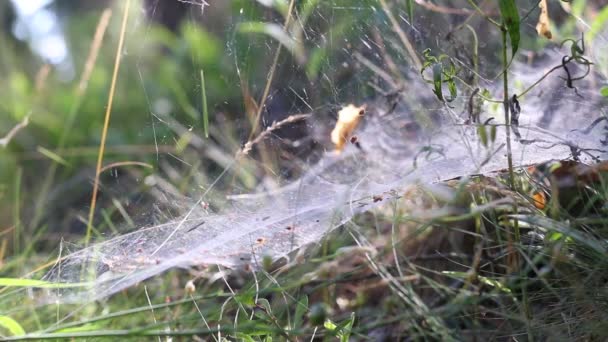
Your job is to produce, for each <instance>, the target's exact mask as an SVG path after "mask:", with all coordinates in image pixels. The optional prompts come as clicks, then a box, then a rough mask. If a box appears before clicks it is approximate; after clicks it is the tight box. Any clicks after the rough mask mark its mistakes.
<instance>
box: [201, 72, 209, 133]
mask: <svg viewBox="0 0 608 342" xmlns="http://www.w3.org/2000/svg"><path fill="white" fill-rule="evenodd" d="M201 100H202V102H201V103H202V106H203V131H204V132H205V138H209V110H208V108H207V91H206V87H205V73H204V72H203V69H201Z"/></svg>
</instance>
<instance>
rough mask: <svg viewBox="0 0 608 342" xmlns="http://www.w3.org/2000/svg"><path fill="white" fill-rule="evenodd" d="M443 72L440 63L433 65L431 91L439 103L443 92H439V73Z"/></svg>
mask: <svg viewBox="0 0 608 342" xmlns="http://www.w3.org/2000/svg"><path fill="white" fill-rule="evenodd" d="M442 70H443V66H442V65H441V64H440V63H437V64H435V65H433V85H434V87H435V89H433V93H435V96H437V98H438V99H439V100H440V101H443V100H444V98H443V91H442V90H441V72H442Z"/></svg>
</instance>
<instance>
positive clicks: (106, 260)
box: [44, 9, 606, 302]
mask: <svg viewBox="0 0 608 342" xmlns="http://www.w3.org/2000/svg"><path fill="white" fill-rule="evenodd" d="M340 10H343V9H340ZM564 53H567V52H565V51H558V50H554V51H551V52H550V55H549V57H547V59H546V60H545V61H544V62H543V63H547V65H555V64H559V63H560V62H559V61H560V60H561V56H563V55H564ZM543 72H544V70H541V69H539V68H536V67H532V66H529V65H524V64H518V65H515V66H514V68H513V69H511V71H510V78H511V80H516V81H517V82H521V83H523V84H531V83H533V82H534V81H535V80H536V79H538V77H540V76H541V75H542V74H543ZM594 77H601V76H600V75H599V74H594ZM546 82H547V83H548V84H549V86H547V87H543V88H542V89H540V88H539V89H537V90H533V91H532V92H530V93H529V94H527V95H526V97H525V98H524V99H522V100H521V107H522V113H521V115H520V120H519V127H518V134H519V135H520V138H517V137H514V136H513V135H512V138H513V148H512V154H513V158H514V162H515V165H516V166H523V165H529V164H534V163H539V162H543V161H547V160H551V159H565V158H569V157H573V156H574V157H576V158H579V159H580V160H581V161H583V162H592V161H593V160H597V159H604V158H605V157H606V149H605V148H604V146H603V145H602V143H601V141H602V140H604V139H605V134H606V132H605V131H604V127H603V124H602V125H596V126H590V125H591V123H592V122H594V120H598V119H601V118H602V117H603V115H604V114H603V112H602V101H603V100H602V99H601V97H599V94H597V93H596V91H595V90H593V89H594V87H593V86H591V85H590V84H587V82H588V81H586V80H583V81H582V82H580V83H578V87H579V88H578V93H579V94H577V93H575V92H574V90H573V89H570V88H568V87H565V86H564V81H563V80H562V79H560V78H559V77H558V75H556V74H554V75H550V76H549V77H548V78H547V79H546ZM486 85H487V88H489V89H490V90H491V92H492V93H500V86H501V84H500V82H499V81H496V82H490V81H487V80H486ZM519 87H520V88H521V86H519ZM512 88H513V89H519V88H518V85H517V84H513V85H512ZM548 89H549V91H550V94H549V95H547V94H546V92H547V91H548ZM588 89H589V90H588ZM461 90H462V89H461ZM401 93H402V94H405V95H403V96H404V97H408V99H407V100H406V101H399V102H397V104H396V105H395V103H393V102H391V101H387V100H386V99H385V98H383V97H378V98H376V99H374V100H371V101H366V103H367V108H368V110H367V112H366V114H365V118H364V120H363V122H362V124H361V125H360V127H359V128H358V129H357V131H356V135H357V140H358V142H359V143H360V148H358V147H356V146H355V145H354V144H350V145H348V146H347V147H346V149H345V150H344V151H343V153H341V154H336V153H335V152H333V151H330V152H326V153H324V154H323V156H322V157H321V158H320V160H319V161H318V162H317V163H316V164H315V165H312V166H310V167H309V169H308V170H307V171H306V172H304V173H303V175H302V176H301V177H300V178H299V179H297V180H295V181H291V182H290V183H288V184H286V185H284V186H283V187H281V188H279V189H276V190H272V191H263V192H259V193H253V194H245V195H244V194H237V195H231V194H230V193H228V194H226V196H225V199H223V200H221V201H218V202H217V203H211V204H212V205H211V206H210V207H211V208H219V209H217V210H211V209H208V208H203V207H202V206H201V203H204V202H206V201H209V199H208V198H207V197H206V196H205V195H203V196H201V197H200V199H199V201H197V203H196V204H194V205H192V207H191V208H190V210H189V211H188V212H187V213H186V214H185V215H183V216H181V217H177V218H175V219H172V220H169V221H168V222H165V223H161V224H155V225H151V226H147V227H142V228H141V229H138V230H136V231H134V232H131V233H128V234H125V235H121V236H117V237H115V238H112V239H109V240H107V241H104V242H100V243H97V244H94V245H92V246H90V247H88V248H86V249H82V250H80V251H77V252H74V253H71V254H69V255H66V256H62V257H61V258H60V260H59V261H58V262H57V264H56V265H55V266H54V267H53V268H52V270H51V271H50V272H49V273H48V274H47V275H46V276H45V277H44V279H45V280H48V281H52V282H61V283H68V284H75V285H76V286H75V287H74V288H68V289H60V290H52V291H49V292H48V293H46V297H45V298H46V299H45V300H49V301H57V300H59V301H64V302H78V301H83V300H86V301H88V300H93V299H99V298H104V297H107V296H109V295H111V294H113V293H116V292H117V291H120V290H122V289H125V288H128V287H130V286H133V285H135V284H137V283H139V282H141V281H143V280H145V279H148V278H151V277H154V276H156V275H158V274H160V273H162V272H164V271H166V270H169V269H171V268H175V267H192V266H199V267H200V266H205V265H208V266H213V265H222V266H225V267H228V268H233V269H254V270H255V269H258V268H260V267H261V265H262V263H263V260H264V259H265V258H270V259H271V260H273V261H276V260H279V259H284V260H286V262H290V261H291V259H292V258H293V252H294V251H296V250H298V249H300V248H302V247H303V246H306V245H309V244H314V243H318V242H319V241H320V240H321V239H322V237H323V236H324V235H325V234H327V232H329V231H331V230H332V229H334V228H336V227H339V226H341V225H343V224H344V223H345V222H347V221H349V220H350V219H352V218H353V216H355V215H357V214H359V213H362V212H366V211H369V210H372V209H373V208H375V207H377V206H379V205H382V203H383V202H385V201H387V200H389V199H395V198H400V197H402V196H403V194H404V191H405V190H406V189H407V188H408V187H410V186H413V185H415V184H420V183H422V184H430V183H433V182H439V181H442V180H447V179H452V178H455V177H463V176H467V175H471V174H477V173H487V172H491V171H495V170H499V169H503V168H505V167H506V165H507V157H506V149H505V146H504V144H503V142H504V141H505V138H506V137H505V135H506V132H505V126H504V125H500V124H499V125H497V126H496V127H497V134H496V139H495V142H494V143H492V144H490V145H489V147H488V146H484V144H482V143H481V141H480V140H479V137H478V134H477V126H476V125H470V124H466V123H465V121H466V114H464V113H463V112H462V110H461V109H462V108H466V107H467V104H468V99H467V98H466V97H464V96H460V97H459V98H458V99H457V100H456V101H454V102H452V103H450V104H449V105H445V104H442V103H440V102H438V101H436V99H434V98H433V97H432V92H431V89H430V86H429V85H428V84H426V83H423V82H422V81H420V80H419V75H413V76H412V77H411V78H410V79H408V84H407V86H406V87H405V89H404V90H403V91H402V92H401ZM421 113H422V114H423V115H424V116H425V117H433V118H435V119H434V120H433V122H432V123H430V124H429V123H428V122H422V121H421V120H420V114H421ZM482 113H483V115H484V117H483V118H482V119H483V120H486V119H488V118H489V117H494V121H493V122H497V123H500V122H501V120H500V115H501V109H498V110H493V109H492V108H490V105H486V106H485V107H484V108H483V110H482ZM492 113H495V114H492ZM231 167H237V166H231ZM235 192H236V191H235Z"/></svg>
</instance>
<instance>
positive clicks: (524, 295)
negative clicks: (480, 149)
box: [500, 23, 534, 341]
mask: <svg viewBox="0 0 608 342" xmlns="http://www.w3.org/2000/svg"><path fill="white" fill-rule="evenodd" d="M500 31H501V33H502V66H503V70H502V80H503V107H504V111H505V129H506V140H507V163H508V167H509V186H510V187H511V190H512V191H515V176H514V172H513V154H512V151H511V117H510V115H509V114H510V112H509V73H508V70H507V69H508V68H509V64H510V62H509V61H508V56H507V34H508V32H507V27H506V26H505V24H504V23H503V24H502V25H501V26H500ZM513 211H514V213H515V215H517V213H518V208H517V202H515V204H514V205H513ZM513 233H514V235H515V239H514V240H515V241H514V242H512V240H511V234H510V232H509V237H508V244H509V245H510V248H509V249H511V251H510V253H512V256H513V258H512V259H511V265H509V267H510V268H511V272H514V271H519V264H520V262H519V254H517V252H516V251H515V248H512V247H513V243H514V244H515V245H516V246H519V245H520V242H521V234H520V231H519V221H518V220H517V219H514V220H513ZM522 305H523V308H522V309H523V313H524V315H525V318H526V319H525V321H526V330H527V332H528V340H529V341H533V340H534V339H533V334H532V330H531V328H530V319H531V313H530V307H529V305H528V292H527V290H526V285H525V284H524V285H523V286H522Z"/></svg>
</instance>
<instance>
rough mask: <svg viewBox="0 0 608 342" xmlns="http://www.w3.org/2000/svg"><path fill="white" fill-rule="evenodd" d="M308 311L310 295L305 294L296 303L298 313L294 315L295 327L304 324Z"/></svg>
mask: <svg viewBox="0 0 608 342" xmlns="http://www.w3.org/2000/svg"><path fill="white" fill-rule="evenodd" d="M306 311H308V296H306V295H305V296H304V297H302V298H300V300H299V301H298V302H297V303H296V313H295V315H294V317H293V327H294V329H298V328H299V327H300V326H302V322H304V314H305V313H306Z"/></svg>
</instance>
